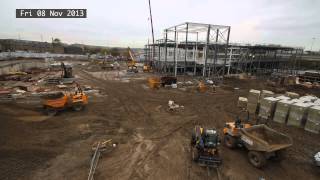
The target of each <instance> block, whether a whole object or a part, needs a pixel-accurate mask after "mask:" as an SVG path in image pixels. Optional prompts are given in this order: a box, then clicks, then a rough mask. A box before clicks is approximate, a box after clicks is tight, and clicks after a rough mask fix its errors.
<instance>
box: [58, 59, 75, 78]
mask: <svg viewBox="0 0 320 180" xmlns="http://www.w3.org/2000/svg"><path fill="white" fill-rule="evenodd" d="M61 69H62V76H61V77H62V78H73V75H72V67H71V66H70V65H65V64H64V63H63V62H61Z"/></svg>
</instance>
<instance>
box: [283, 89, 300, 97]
mask: <svg viewBox="0 0 320 180" xmlns="http://www.w3.org/2000/svg"><path fill="white" fill-rule="evenodd" d="M286 96H288V97H290V98H292V99H294V98H299V97H300V96H299V94H297V93H294V92H288V91H287V92H286Z"/></svg>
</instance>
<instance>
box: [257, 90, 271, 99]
mask: <svg viewBox="0 0 320 180" xmlns="http://www.w3.org/2000/svg"><path fill="white" fill-rule="evenodd" d="M273 96H274V93H273V92H272V91H267V90H262V92H261V96H260V99H264V98H266V97H273Z"/></svg>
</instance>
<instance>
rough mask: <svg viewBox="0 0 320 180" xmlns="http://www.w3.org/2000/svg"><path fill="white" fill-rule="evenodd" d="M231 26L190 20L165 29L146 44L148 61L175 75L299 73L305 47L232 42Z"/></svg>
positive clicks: (164, 71) (159, 69) (208, 75)
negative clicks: (160, 34)
mask: <svg viewBox="0 0 320 180" xmlns="http://www.w3.org/2000/svg"><path fill="white" fill-rule="evenodd" d="M230 30H231V27H230V26H224V25H213V24H200V23H191V22H186V23H183V24H180V25H176V26H173V27H170V28H167V29H165V30H164V38H163V39H158V40H157V41H156V43H155V44H148V45H146V48H145V50H146V53H145V56H146V60H150V61H152V59H153V64H154V66H155V69H157V70H158V71H159V72H163V73H166V74H171V75H175V76H176V75H197V76H203V77H212V78H214V77H223V76H224V75H226V74H234V73H250V74H264V73H270V72H282V73H288V74H295V73H296V72H297V70H298V69H300V68H299V67H300V65H301V64H300V63H301V61H300V60H301V57H302V55H303V49H302V48H295V47H284V46H279V45H250V44H235V43H229V36H230Z"/></svg>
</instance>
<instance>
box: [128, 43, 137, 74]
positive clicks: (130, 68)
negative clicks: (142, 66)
mask: <svg viewBox="0 0 320 180" xmlns="http://www.w3.org/2000/svg"><path fill="white" fill-rule="evenodd" d="M128 52H129V55H130V58H129V59H128V62H127V66H128V70H127V72H132V73H137V72H138V67H137V66H136V63H137V61H136V59H135V58H134V56H133V53H132V51H131V49H130V47H128Z"/></svg>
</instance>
